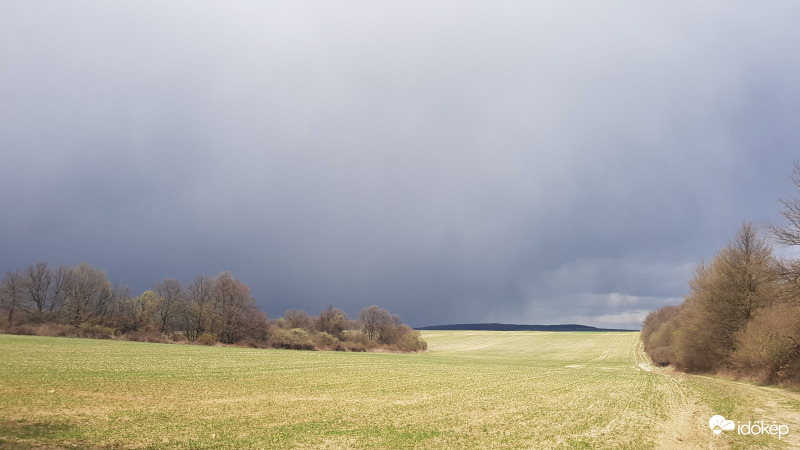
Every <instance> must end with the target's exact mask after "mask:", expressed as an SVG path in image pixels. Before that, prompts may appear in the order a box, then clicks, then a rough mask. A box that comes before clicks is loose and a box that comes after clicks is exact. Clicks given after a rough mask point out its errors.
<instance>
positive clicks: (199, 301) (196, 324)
mask: <svg viewBox="0 0 800 450" xmlns="http://www.w3.org/2000/svg"><path fill="white" fill-rule="evenodd" d="M213 287H214V282H213V280H212V279H211V278H209V277H207V276H199V277H197V278H195V279H194V281H192V283H191V284H189V286H187V288H186V295H185V300H184V302H183V304H182V305H181V306H182V307H181V308H180V310H179V314H180V319H181V320H180V321H179V325H180V328H181V331H183V334H184V335H185V336H186V338H187V339H188V340H190V341H196V340H197V338H199V337H200V335H202V334H203V333H204V332H206V331H208V330H210V329H211V328H212V324H211V320H212V315H213V310H212V308H213V294H214V290H213Z"/></svg>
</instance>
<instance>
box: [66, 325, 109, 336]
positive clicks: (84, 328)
mask: <svg viewBox="0 0 800 450" xmlns="http://www.w3.org/2000/svg"><path fill="white" fill-rule="evenodd" d="M112 336H114V329H113V328H111V327H105V326H103V325H86V324H84V325H81V326H79V327H78V328H77V329H76V333H75V337H82V338H89V339H111V337H112Z"/></svg>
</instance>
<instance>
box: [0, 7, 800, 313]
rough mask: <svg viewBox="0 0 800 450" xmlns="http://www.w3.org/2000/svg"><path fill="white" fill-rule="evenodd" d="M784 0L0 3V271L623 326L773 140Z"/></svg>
mask: <svg viewBox="0 0 800 450" xmlns="http://www.w3.org/2000/svg"><path fill="white" fill-rule="evenodd" d="M799 13H800V8H798V7H797V6H795V5H794V4H792V3H790V2H784V3H775V4H773V6H772V8H771V9H769V10H766V9H764V8H759V7H755V6H751V5H746V4H741V5H732V4H730V3H727V2H718V3H711V4H705V5H703V6H698V5H696V4H693V3H688V2H687V3H685V4H670V5H669V7H667V6H659V7H655V6H651V5H642V4H639V3H637V2H619V3H616V4H614V5H609V4H594V3H591V2H564V3H558V4H550V3H546V2H540V3H537V4H534V5H531V4H529V3H527V2H522V3H513V2H512V3H503V4H501V5H498V4H493V3H491V2H419V3H414V2H411V3H409V2H403V3H394V4H385V3H382V4H374V3H370V2H347V3H343V4H342V3H340V4H336V5H333V4H328V3H325V2H274V3H270V4H268V5H262V4H257V3H251V2H234V3H233V4H226V5H219V4H210V3H204V2H185V3H181V2H170V3H169V4H167V5H164V4H162V3H160V2H159V3H156V2H133V3H125V4H119V3H115V4H108V3H107V2H52V3H51V2H24V3H5V4H4V5H3V6H0V30H2V31H0V52H2V59H0V61H1V62H0V64H2V70H0V148H1V149H2V153H3V155H2V156H3V166H4V168H3V176H2V179H0V188H2V191H3V192H4V195H3V196H2V198H0V208H1V210H2V211H3V213H2V214H3V216H2V217H3V219H2V222H0V248H2V252H0V269H3V270H12V269H15V268H18V267H20V266H23V265H27V264H29V263H31V262H35V261H38V260H47V261H50V262H51V263H59V262H64V263H68V264H73V263H78V262H80V261H84V260H86V261H89V262H90V263H92V264H95V265H98V266H100V267H102V268H104V269H106V270H107V271H108V273H109V275H110V277H111V278H113V279H115V280H120V281H123V282H127V283H131V284H132V285H133V287H134V288H135V289H137V290H143V289H146V288H148V287H150V286H151V285H152V284H154V283H155V282H157V281H159V280H160V279H163V278H165V277H177V278H179V279H181V280H184V281H190V280H191V279H192V277H194V276H195V275H198V274H215V273H217V272H219V271H222V270H231V271H232V272H233V273H234V275H235V276H236V277H237V278H240V279H242V280H243V281H245V282H246V283H248V284H249V285H250V286H251V290H252V293H253V295H254V296H255V297H256V298H257V299H258V301H259V303H260V305H261V306H262V308H263V309H265V310H266V311H267V313H268V314H269V315H272V316H274V315H277V314H281V313H283V311H284V310H285V309H288V308H302V309H306V310H307V311H309V312H311V313H316V312H318V311H319V310H321V309H322V308H323V307H324V306H325V305H326V304H328V303H334V304H336V305H337V306H341V307H343V308H344V309H345V310H346V311H347V312H348V313H350V314H355V313H357V311H358V309H359V308H360V307H362V306H367V305H370V304H373V303H376V304H379V305H381V306H384V307H386V308H388V309H390V310H391V311H393V312H397V313H400V314H401V315H402V316H403V317H404V319H405V320H406V321H407V322H409V323H412V324H414V325H426V324H433V323H447V322H466V321H484V320H498V321H509V322H528V323H554V322H565V321H569V322H581V323H587V324H593V325H613V326H638V323H639V321H640V320H641V318H642V317H643V314H645V313H646V311H648V310H650V309H653V308H657V307H659V306H662V305H664V304H668V303H676V302H679V301H680V299H681V296H682V295H684V294H685V293H686V291H687V287H686V280H687V279H688V278H689V277H690V276H691V274H692V270H693V268H694V265H695V264H696V263H698V262H700V261H701V260H703V259H705V260H708V259H710V258H711V257H712V256H713V254H714V252H715V251H716V250H717V249H718V248H720V247H721V246H723V245H724V244H725V243H726V241H727V240H728V239H729V238H730V237H731V236H732V235H733V234H734V233H735V230H736V228H737V227H738V225H739V223H740V222H741V221H742V220H753V221H756V222H758V221H761V220H768V219H772V218H775V217H776V216H777V211H778V206H777V203H776V198H777V197H778V196H791V195H792V193H791V191H789V190H788V189H789V187H790V186H789V183H788V179H787V178H786V177H787V175H788V173H789V171H790V169H791V164H792V161H793V160H794V159H795V158H796V157H797V156H796V154H797V151H796V149H797V144H798V142H800V131H798V130H800V129H798V127H797V126H796V124H797V123H798V119H800V117H798V114H799V113H798V111H800V108H798V106H800V82H798V81H797V80H800V77H798V75H800V73H798V72H800V61H798V56H797V55H796V52H793V51H792V49H793V48H795V47H797V44H798V43H800V32H799V31H798V30H797V27H796V23H797V22H798V19H800V14H799Z"/></svg>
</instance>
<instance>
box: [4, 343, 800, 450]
mask: <svg viewBox="0 0 800 450" xmlns="http://www.w3.org/2000/svg"><path fill="white" fill-rule="evenodd" d="M423 337H424V338H425V339H426V340H427V341H428V343H429V349H430V350H429V351H428V352H425V353H420V354H393V353H341V352H305V351H291V350H259V349H244V348H227V347H202V346H190V345H165V344H149V343H139V342H126V341H107V340H106V341H104V340H87V339H69V338H50V337H30V336H9V335H0V447H3V448H28V447H31V446H34V447H36V446H39V447H48V448H52V447H72V446H77V447H87V446H96V447H125V448H129V447H164V448H170V447H176V448H186V447H192V448H199V447H229V448H287V447H300V448H308V447H315V448H319V447H323V448H343V447H344V448H348V447H350V448H372V447H379V448H386V447H407V448H410V447H413V448H463V447H469V448H487V447H489V448H491V447H494V448H570V447H571V448H632V449H641V448H658V447H664V448H692V447H698V448H699V447H702V448H709V446H712V447H714V448H728V447H732V448H747V447H750V446H753V445H758V446H762V447H767V448H772V447H775V448H780V447H787V448H789V447H792V446H797V445H798V443H799V442H800V441H798V440H797V436H796V434H800V395H798V393H797V392H796V391H790V390H785V389H779V388H765V387H759V386H755V385H752V384H747V383H738V382H733V381H726V380H720V379H714V378H709V377H698V376H687V375H682V374H674V373H671V372H668V371H666V370H664V369H655V368H653V367H652V366H650V365H649V364H648V361H647V359H646V357H645V356H644V355H643V353H642V351H641V348H640V345H639V336H638V333H544V332H483V331H470V332H454V331H437V332H432V331H429V332H425V334H424V335H423ZM714 414H721V415H723V416H725V417H727V418H729V419H732V420H734V421H737V420H744V421H747V420H749V419H754V420H755V419H759V420H760V419H763V420H768V421H770V422H772V421H777V422H782V423H785V424H788V426H789V427H790V430H791V431H790V433H789V434H788V435H786V436H783V437H782V439H780V440H779V439H778V438H777V437H774V436H767V435H762V436H757V437H756V436H745V435H736V434H735V433H731V432H726V433H723V434H721V435H720V436H716V435H714V434H713V433H712V432H711V431H710V429H709V428H708V420H709V418H710V417H711V416H712V415H714Z"/></svg>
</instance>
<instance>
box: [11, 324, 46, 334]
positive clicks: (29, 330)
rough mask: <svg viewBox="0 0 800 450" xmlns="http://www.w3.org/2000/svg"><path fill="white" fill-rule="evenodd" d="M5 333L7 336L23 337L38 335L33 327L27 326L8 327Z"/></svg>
mask: <svg viewBox="0 0 800 450" xmlns="http://www.w3.org/2000/svg"><path fill="white" fill-rule="evenodd" d="M6 332H7V333H8V334H19V335H23V336H36V335H37V334H38V333H37V332H36V329H35V328H34V327H33V326H31V325H27V324H25V325H16V326H12V327H9V328H8V329H7V330H6Z"/></svg>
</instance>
